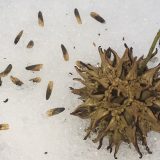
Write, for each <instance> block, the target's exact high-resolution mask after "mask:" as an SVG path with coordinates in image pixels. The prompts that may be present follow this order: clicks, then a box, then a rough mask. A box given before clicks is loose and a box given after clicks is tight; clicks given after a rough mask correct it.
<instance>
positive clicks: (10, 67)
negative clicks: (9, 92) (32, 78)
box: [0, 64, 12, 77]
mask: <svg viewBox="0 0 160 160" xmlns="http://www.w3.org/2000/svg"><path fill="white" fill-rule="evenodd" d="M11 70H12V65H11V64H9V65H8V66H7V68H6V69H5V70H4V71H3V72H1V73H0V77H5V76H7V75H8V74H9V73H10V71H11Z"/></svg>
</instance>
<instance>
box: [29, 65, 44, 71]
mask: <svg viewBox="0 0 160 160" xmlns="http://www.w3.org/2000/svg"><path fill="white" fill-rule="evenodd" d="M42 67H43V64H35V65H31V66H27V67H26V70H31V71H40V69H41V68H42Z"/></svg>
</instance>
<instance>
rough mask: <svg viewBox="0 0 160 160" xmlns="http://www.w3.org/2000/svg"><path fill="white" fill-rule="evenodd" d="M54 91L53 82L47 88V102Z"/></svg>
mask: <svg viewBox="0 0 160 160" xmlns="http://www.w3.org/2000/svg"><path fill="white" fill-rule="evenodd" d="M52 89H53V81H49V83H48V86H47V91H46V100H48V99H49V98H50V96H51V93H52Z"/></svg>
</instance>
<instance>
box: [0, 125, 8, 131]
mask: <svg viewBox="0 0 160 160" xmlns="http://www.w3.org/2000/svg"><path fill="white" fill-rule="evenodd" d="M7 129H9V124H0V130H7Z"/></svg>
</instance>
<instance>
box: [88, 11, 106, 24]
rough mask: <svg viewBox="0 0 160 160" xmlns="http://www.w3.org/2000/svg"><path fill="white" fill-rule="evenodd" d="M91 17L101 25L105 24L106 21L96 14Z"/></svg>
mask: <svg viewBox="0 0 160 160" xmlns="http://www.w3.org/2000/svg"><path fill="white" fill-rule="evenodd" d="M90 16H91V17H92V18H94V19H95V20H97V21H98V22H100V23H105V20H104V19H103V18H102V17H101V16H100V15H99V14H98V13H96V12H91V13H90Z"/></svg>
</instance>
